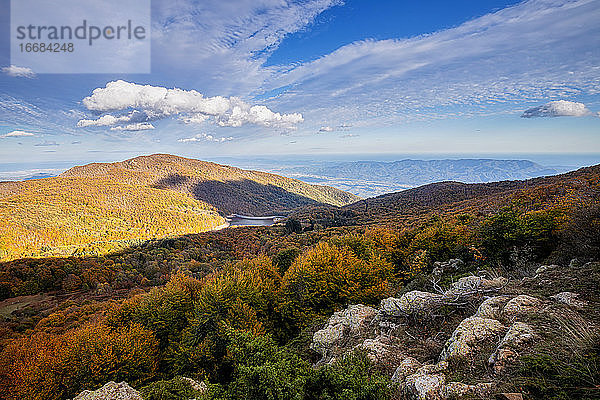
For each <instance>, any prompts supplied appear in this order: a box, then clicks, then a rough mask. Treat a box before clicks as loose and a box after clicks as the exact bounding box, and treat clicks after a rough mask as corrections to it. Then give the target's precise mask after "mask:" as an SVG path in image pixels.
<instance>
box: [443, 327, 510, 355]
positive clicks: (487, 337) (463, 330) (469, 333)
mask: <svg viewBox="0 0 600 400" xmlns="http://www.w3.org/2000/svg"><path fill="white" fill-rule="evenodd" d="M505 331H506V327H505V326H504V325H502V324H501V323H500V322H499V321H497V320H495V319H490V318H481V317H470V318H467V319H465V320H463V321H462V322H461V323H460V324H459V325H458V327H457V328H456V329H455V330H454V333H452V336H451V337H450V339H448V341H447V342H446V345H445V346H444V349H443V350H442V353H441V354H440V360H449V359H463V358H469V357H472V355H473V353H474V352H475V351H476V350H477V349H478V347H479V346H481V344H483V343H484V342H490V341H492V340H494V339H495V338H497V337H498V336H499V335H500V334H502V333H503V332H505Z"/></svg>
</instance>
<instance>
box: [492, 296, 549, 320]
mask: <svg viewBox="0 0 600 400" xmlns="http://www.w3.org/2000/svg"><path fill="white" fill-rule="evenodd" d="M541 306H542V302H541V300H539V299H537V298H535V297H532V296H528V295H525V294H522V295H519V296H517V297H514V298H512V299H511V300H510V301H509V302H508V303H506V305H505V306H504V309H503V310H502V318H504V319H506V320H507V321H516V320H517V319H519V318H522V317H524V316H526V315H528V314H531V313H533V312H536V311H538V310H539V309H540V308H541Z"/></svg>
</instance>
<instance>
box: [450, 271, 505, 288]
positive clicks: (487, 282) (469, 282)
mask: <svg viewBox="0 0 600 400" xmlns="http://www.w3.org/2000/svg"><path fill="white" fill-rule="evenodd" d="M506 282H507V279H506V278H503V277H499V278H494V279H486V278H482V277H480V276H475V275H471V276H465V277H463V278H460V279H459V280H458V281H457V282H454V283H453V284H452V288H451V289H450V291H452V292H477V291H488V290H498V289H500V288H501V287H502V286H504V285H506Z"/></svg>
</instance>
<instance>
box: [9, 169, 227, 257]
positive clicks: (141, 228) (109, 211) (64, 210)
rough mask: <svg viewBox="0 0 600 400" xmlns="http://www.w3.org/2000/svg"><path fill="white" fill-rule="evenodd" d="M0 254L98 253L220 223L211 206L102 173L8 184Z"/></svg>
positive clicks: (191, 231)
mask: <svg viewBox="0 0 600 400" xmlns="http://www.w3.org/2000/svg"><path fill="white" fill-rule="evenodd" d="M0 187H1V186H0ZM0 221H1V223H0V259H14V258H22V257H27V256H50V255H63V254H78V253H81V254H85V252H84V251H83V250H81V251H79V249H80V248H82V247H87V250H86V251H87V252H88V253H89V252H90V251H92V250H93V249H92V248H91V247H90V245H92V244H93V246H92V247H95V248H96V249H95V250H94V252H97V253H104V252H107V251H110V250H114V249H118V248H123V247H125V246H128V245H131V244H132V243H134V242H135V241H136V240H147V239H152V238H159V237H164V236H173V235H182V234H185V233H196V232H203V231H207V230H210V229H213V228H215V227H216V226H219V225H221V224H224V223H225V219H224V218H223V217H222V216H221V215H219V214H218V213H217V211H216V210H215V209H214V207H212V206H210V205H208V204H206V203H204V202H202V201H198V200H195V199H192V198H191V197H189V196H186V195H185V194H182V193H178V192H174V191H171V190H163V189H155V188H150V187H146V186H140V185H133V184H126V183H118V182H114V181H112V180H109V179H102V178H91V179H90V178H49V179H44V180H32V181H24V182H19V183H17V184H14V183H10V184H9V185H7V186H6V187H5V191H4V194H3V195H2V196H1V197H0Z"/></svg>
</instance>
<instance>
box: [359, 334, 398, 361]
mask: <svg viewBox="0 0 600 400" xmlns="http://www.w3.org/2000/svg"><path fill="white" fill-rule="evenodd" d="M387 342H388V340H387V339H386V338H385V337H384V336H381V335H379V336H377V337H376V338H374V339H365V340H364V341H363V342H362V343H361V344H359V345H358V346H356V347H355V348H357V349H364V350H365V351H366V352H367V357H368V358H369V359H370V360H371V361H373V362H374V363H377V362H379V361H382V360H383V359H384V358H385V357H386V356H387V354H388V352H389V351H390V348H391V346H390V345H389V343H387Z"/></svg>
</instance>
